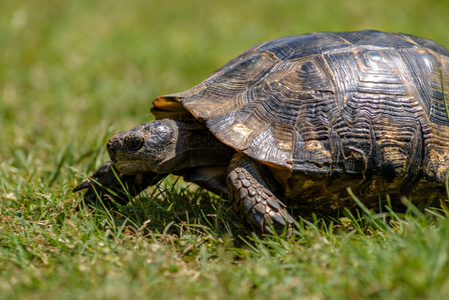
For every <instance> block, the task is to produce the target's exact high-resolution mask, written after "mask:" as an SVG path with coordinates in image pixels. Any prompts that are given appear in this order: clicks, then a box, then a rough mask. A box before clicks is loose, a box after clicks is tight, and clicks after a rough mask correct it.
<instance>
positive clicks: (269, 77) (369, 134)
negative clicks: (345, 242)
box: [152, 31, 449, 198]
mask: <svg viewBox="0 0 449 300" xmlns="http://www.w3.org/2000/svg"><path fill="white" fill-rule="evenodd" d="M443 90H446V91H449V51H448V50H447V49H445V48H444V47H442V46H441V45H439V44H437V43H435V42H433V41H431V40H428V39H424V38H419V37H415V36H411V35H406V34H401V33H384V32H379V31H360V32H342V33H311V34H304V35H297V36H290V37H284V38H279V39H275V40H272V41H269V42H266V43H262V44H259V45H256V46H254V47H252V48H250V49H249V50H247V51H245V52H244V53H242V54H241V55H240V56H238V57H237V58H235V59H233V60H231V61H230V62H228V63H227V64H225V65H224V66H223V67H221V68H220V69H218V70H217V71H216V72H214V73H213V74H212V75H211V76H210V77H208V78H207V79H206V80H204V81H203V82H201V83H200V84H198V85H197V86H195V87H193V88H192V89H189V90H187V91H184V92H180V93H177V94H171V95H165V96H161V97H159V98H156V99H155V100H154V107H153V109H152V112H153V114H154V115H155V116H156V118H158V119H162V118H178V119H186V118H189V117H191V116H193V117H194V118H195V119H197V120H199V121H200V122H204V123H206V125H207V127H208V128H209V130H210V131H211V132H212V133H213V134H214V135H215V136H216V137H217V138H218V139H219V140H221V141H222V142H223V143H224V144H226V145H228V146H230V147H232V148H234V149H236V150H238V151H240V152H243V153H244V154H246V155H248V156H249V157H251V158H253V159H255V160H257V161H259V162H262V163H264V164H266V165H268V166H269V167H270V168H271V169H272V170H274V171H273V172H274V175H275V176H276V177H277V179H278V180H279V181H280V182H281V183H282V185H283V186H284V187H285V189H286V192H285V193H286V196H287V198H294V197H296V196H297V195H298V194H300V193H303V192H304V191H305V190H307V187H308V186H311V185H312V184H313V183H316V181H317V180H319V178H321V179H322V180H325V179H323V178H329V177H333V179H332V182H330V181H328V182H327V183H328V184H329V185H330V186H332V185H333V186H335V185H338V184H337V183H336V181H335V178H341V176H343V175H347V177H346V178H345V180H346V179H348V178H354V179H356V180H359V181H360V180H361V181H365V182H366V186H363V184H362V185H361V184H360V182H359V183H358V184H357V185H358V186H360V189H361V190H363V189H367V190H370V191H372V192H374V191H376V190H377V188H379V186H380V185H381V187H380V188H381V189H386V190H388V186H385V185H389V184H391V185H392V186H393V185H394V186H395V187H397V186H401V187H403V188H409V187H410V185H413V184H417V182H418V181H419V182H439V183H441V182H443V181H444V180H445V177H446V174H447V171H448V169H449V127H448V124H449V123H448V119H447V116H446V111H445V102H444V97H443ZM446 95H447V93H446ZM353 175H354V176H355V177H354V176H353ZM351 176H352V177H351ZM375 177H379V178H382V183H381V184H380V185H379V184H374V185H373V182H374V181H373V180H370V181H366V180H365V179H366V178H371V179H372V178H375ZM321 179H320V180H321ZM311 180H312V181H313V182H310V181H311ZM299 183H300V184H299ZM315 186H317V189H321V187H320V185H315ZM321 186H323V185H321ZM326 188H328V189H329V193H332V192H333V191H332V188H331V187H329V186H328V187H326ZM312 190H313V189H312ZM317 193H318V191H317ZM366 193H368V192H366ZM366 193H365V194H366ZM320 194H322V191H320ZM361 194H364V193H363V192H362V193H361ZM308 196H313V191H312V192H311V193H308ZM337 196H338V195H337Z"/></svg>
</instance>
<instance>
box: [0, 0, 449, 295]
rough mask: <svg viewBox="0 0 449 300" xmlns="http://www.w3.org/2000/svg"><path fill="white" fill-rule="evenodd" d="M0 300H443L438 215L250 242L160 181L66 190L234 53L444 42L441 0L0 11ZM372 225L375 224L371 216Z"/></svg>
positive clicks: (96, 5) (48, 5) (448, 255)
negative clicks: (314, 44) (278, 42)
mask: <svg viewBox="0 0 449 300" xmlns="http://www.w3.org/2000/svg"><path fill="white" fill-rule="evenodd" d="M0 11H1V13H0V133H1V135H0V136H1V139H0V291H1V292H0V299H46V300H47V299H155V298H156V297H159V298H160V299H225V298H226V299H227V298H229V299H251V298H258V299H272V298H276V299H298V298H304V299H444V298H446V297H447V295H448V294H449V271H448V270H449V239H448V238H447V237H448V236H449V218H448V217H447V213H446V212H445V211H444V210H443V209H441V208H438V207H437V208H435V209H431V210H426V211H424V212H420V211H415V210H414V209H413V208H411V209H410V210H409V211H408V212H407V213H405V214H395V213H389V212H388V210H387V208H386V209H385V211H386V212H388V214H389V218H387V219H385V218H384V216H383V215H379V214H373V213H371V212H363V211H362V210H361V211H360V214H358V215H357V214H355V215H350V214H342V216H341V217H340V218H335V219H330V218H321V217H316V218H315V219H311V220H303V219H299V223H298V228H297V232H296V235H295V236H294V237H293V238H291V239H289V238H286V237H265V238H263V239H261V238H259V237H256V236H254V235H252V234H251V232H250V231H249V230H247V229H246V228H245V227H244V226H243V224H242V223H240V222H239V220H238V218H237V216H236V215H235V213H234V212H233V210H232V208H231V207H230V206H229V205H228V203H227V202H226V201H224V200H222V199H220V198H219V197H217V196H215V195H213V194H211V193H208V192H207V191H204V190H201V189H198V188H196V187H195V186H194V185H187V184H186V183H184V182H183V181H182V180H180V179H178V178H176V177H169V178H167V179H166V180H165V181H164V182H163V183H162V184H160V185H158V186H156V187H154V188H151V189H149V190H148V191H147V192H145V193H143V194H142V195H141V196H139V197H137V198H136V199H135V201H133V202H132V203H130V204H128V205H124V206H122V207H120V208H118V209H117V210H108V209H106V208H102V207H99V208H98V209H97V210H95V211H92V210H87V209H83V208H81V209H80V210H77V205H78V203H79V202H80V201H81V200H82V195H81V194H73V193H72V192H71V190H72V189H73V188H74V187H75V186H76V184H77V183H79V182H80V181H81V180H82V179H83V178H86V176H88V175H89V174H91V173H92V172H93V171H94V170H95V169H96V168H97V167H98V166H100V165H101V164H102V163H103V162H104V161H106V160H107V154H106V151H105V143H106V141H107V140H108V139H109V137H111V136H112V135H113V134H115V133H117V132H118V131H121V130H126V129H129V128H131V127H134V126H135V125H137V124H140V123H143V122H146V121H148V120H150V119H151V118H152V117H151V114H150V108H151V100H152V99H153V98H155V97H156V96H158V95H162V94H167V93H173V92H178V91H182V90H185V89H187V88H190V87H192V86H193V85H195V84H197V83H199V82H201V81H202V80H203V79H204V78H205V77H207V76H208V75H209V74H210V73H212V72H213V71H214V70H215V69H217V68H218V67H220V66H221V65H223V64H224V63H226V62H227V61H228V60H230V59H232V58H233V57H235V56H236V55H237V54H239V53H240V52H242V51H243V50H245V49H247V48H249V47H250V46H252V45H254V44H257V43H260V42H263V41H266V40H269V39H272V38H276V37H280V36H286V35H293V34H301V33H307V32H314V31H350V30H351V31H352V30H362V29H378V30H384V31H399V32H405V33H410V34H414V35H419V36H424V37H427V38H430V39H433V40H435V41H437V42H439V43H440V44H442V45H444V46H446V47H449V21H448V19H447V12H448V11H449V2H446V1H441V0H430V1H419V0H397V1H387V0H378V1H369V2H368V1H355V0H333V1H332V0H322V1H287V0H280V1H274V0H272V1H267V0H249V1H237V0H228V1H219V0H209V1H181V0H172V1H153V0H149V1H144V0H133V1H118V0H109V1H106V0H104V1H87V0H77V1H69V0H55V1H45V0H34V1H25V0H15V1H1V2H0ZM385 220H387V221H385Z"/></svg>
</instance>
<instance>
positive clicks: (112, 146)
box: [108, 140, 123, 149]
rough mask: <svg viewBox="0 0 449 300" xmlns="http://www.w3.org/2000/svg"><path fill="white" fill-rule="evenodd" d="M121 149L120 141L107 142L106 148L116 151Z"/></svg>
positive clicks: (121, 143)
mask: <svg viewBox="0 0 449 300" xmlns="http://www.w3.org/2000/svg"><path fill="white" fill-rule="evenodd" d="M121 147H123V142H122V141H121V140H114V141H109V143H108V148H110V149H117V148H121Z"/></svg>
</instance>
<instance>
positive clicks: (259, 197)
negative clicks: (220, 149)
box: [227, 153, 293, 234]
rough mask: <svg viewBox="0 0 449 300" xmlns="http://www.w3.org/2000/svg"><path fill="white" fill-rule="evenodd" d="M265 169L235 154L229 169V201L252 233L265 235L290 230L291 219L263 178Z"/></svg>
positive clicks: (243, 156)
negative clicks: (248, 225)
mask: <svg viewBox="0 0 449 300" xmlns="http://www.w3.org/2000/svg"><path fill="white" fill-rule="evenodd" d="M263 168H264V166H262V165H261V164H260V163H258V162H256V161H254V160H252V159H250V158H249V157H247V156H246V155H244V154H241V153H237V154H235V155H234V157H233V158H232V160H231V163H230V165H229V167H228V177H227V182H228V190H229V199H230V200H231V201H232V202H233V206H234V209H235V210H236V211H237V213H238V214H239V215H240V217H241V218H242V219H243V220H245V221H246V222H247V223H248V224H250V225H251V227H253V229H254V230H256V231H258V232H262V233H266V234H273V232H272V228H274V230H275V231H276V232H277V233H282V231H283V230H284V229H285V228H286V227H287V230H291V227H292V224H293V218H292V217H291V216H290V214H289V213H288V212H287V210H286V206H285V205H284V203H282V202H281V201H280V200H279V199H278V198H276V196H275V195H274V194H273V193H272V192H271V191H270V189H269V188H268V186H267V184H266V182H265V180H264V179H263V178H262V172H264V171H265V172H268V171H267V170H263Z"/></svg>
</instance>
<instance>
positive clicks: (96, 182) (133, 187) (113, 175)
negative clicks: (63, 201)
mask: <svg viewBox="0 0 449 300" xmlns="http://www.w3.org/2000/svg"><path fill="white" fill-rule="evenodd" d="M165 176H166V174H156V173H153V172H147V173H140V174H136V175H125V174H122V173H120V172H119V171H117V170H116V169H115V168H114V165H113V164H112V162H111V161H107V162H106V163H105V164H103V165H102V166H101V167H99V168H98V169H97V170H96V171H95V172H94V173H93V174H92V175H91V176H89V178H88V179H85V180H84V181H83V182H81V183H80V184H79V185H78V186H76V187H75V188H74V189H73V192H78V191H82V190H86V192H85V193H84V200H85V202H86V204H89V203H96V202H97V201H98V200H101V201H102V202H103V203H104V204H105V205H106V206H114V202H115V203H119V204H126V203H128V201H129V198H128V194H129V195H131V196H136V195H137V194H139V193H140V192H141V191H143V190H144V189H146V188H147V187H148V186H150V185H154V184H156V183H158V182H159V181H160V180H161V179H162V178H164V177H165Z"/></svg>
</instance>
